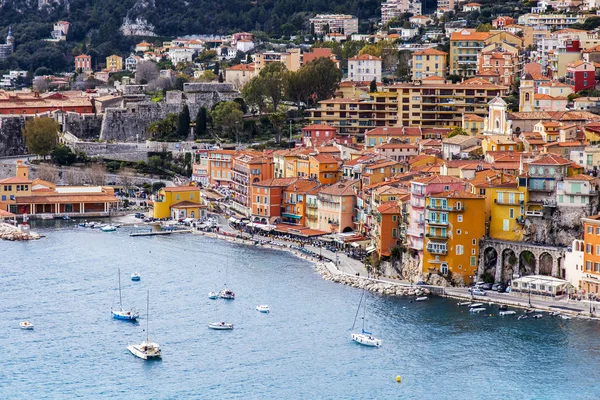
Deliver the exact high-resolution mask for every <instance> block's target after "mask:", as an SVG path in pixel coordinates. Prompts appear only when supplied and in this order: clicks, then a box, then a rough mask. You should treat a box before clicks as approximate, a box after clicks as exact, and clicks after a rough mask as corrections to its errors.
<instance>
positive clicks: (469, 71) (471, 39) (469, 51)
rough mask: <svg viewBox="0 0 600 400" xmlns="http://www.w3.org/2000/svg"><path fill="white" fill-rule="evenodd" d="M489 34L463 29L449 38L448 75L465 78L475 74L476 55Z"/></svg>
mask: <svg viewBox="0 0 600 400" xmlns="http://www.w3.org/2000/svg"><path fill="white" fill-rule="evenodd" d="M489 37H490V33H489V32H477V31H475V29H463V30H460V31H456V32H454V33H452V35H451V36H450V74H451V75H461V76H465V77H470V76H475V74H476V73H477V55H478V53H479V52H480V51H481V49H483V47H484V44H485V41H486V40H487V39H488V38H489Z"/></svg>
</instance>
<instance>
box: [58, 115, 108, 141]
mask: <svg viewBox="0 0 600 400" xmlns="http://www.w3.org/2000/svg"><path fill="white" fill-rule="evenodd" d="M101 129H102V117H101V116H96V115H91V114H88V115H80V114H77V113H68V114H67V115H66V118H65V124H64V126H63V131H65V132H69V133H70V134H72V135H75V136H77V138H79V139H81V140H94V139H98V138H100V130H101Z"/></svg>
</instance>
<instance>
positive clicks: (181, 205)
mask: <svg viewBox="0 0 600 400" xmlns="http://www.w3.org/2000/svg"><path fill="white" fill-rule="evenodd" d="M171 207H172V208H198V207H205V206H204V205H203V204H200V203H193V202H191V201H187V200H186V201H180V202H179V203H175V204H173V205H172V206H171Z"/></svg>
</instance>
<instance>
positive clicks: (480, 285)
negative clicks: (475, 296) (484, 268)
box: [475, 281, 485, 288]
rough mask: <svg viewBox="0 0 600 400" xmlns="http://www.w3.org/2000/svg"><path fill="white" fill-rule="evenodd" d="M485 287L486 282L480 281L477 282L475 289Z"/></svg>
mask: <svg viewBox="0 0 600 400" xmlns="http://www.w3.org/2000/svg"><path fill="white" fill-rule="evenodd" d="M483 285H485V282H484V281H479V282H477V283H476V284H475V287H476V288H480V287H482V286H483Z"/></svg>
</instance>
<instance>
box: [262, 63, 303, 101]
mask: <svg viewBox="0 0 600 400" xmlns="http://www.w3.org/2000/svg"><path fill="white" fill-rule="evenodd" d="M310 64H312V63H309V65H310ZM259 77H260V78H262V79H263V84H262V85H263V89H264V94H265V95H266V96H267V97H268V98H269V99H271V104H272V105H273V111H277V107H278V106H279V103H280V102H281V100H282V99H283V91H284V89H285V65H283V63H280V62H274V63H271V64H267V65H266V66H265V67H264V68H263V69H261V70H260V73H259Z"/></svg>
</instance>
